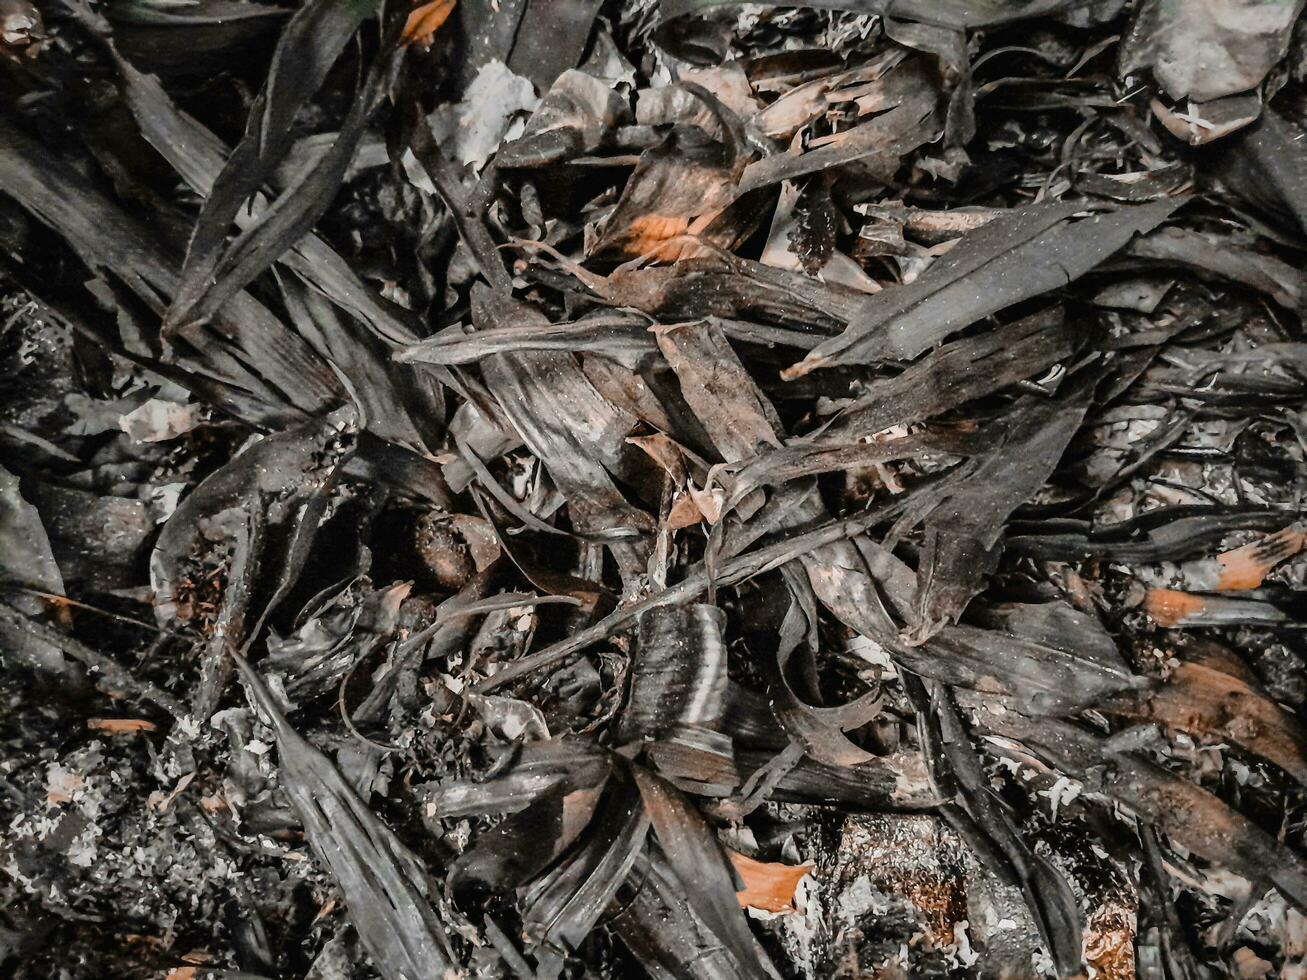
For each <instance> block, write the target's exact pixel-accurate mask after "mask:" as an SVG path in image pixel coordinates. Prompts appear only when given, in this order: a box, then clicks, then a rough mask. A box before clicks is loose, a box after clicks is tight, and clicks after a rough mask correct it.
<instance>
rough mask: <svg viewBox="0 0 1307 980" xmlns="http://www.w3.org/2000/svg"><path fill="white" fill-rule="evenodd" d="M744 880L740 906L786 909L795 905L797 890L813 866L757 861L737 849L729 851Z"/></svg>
mask: <svg viewBox="0 0 1307 980" xmlns="http://www.w3.org/2000/svg"><path fill="white" fill-rule="evenodd" d="M726 853H727V854H728V855H729V856H730V859H731V864H732V865H733V866H734V868H735V870H736V872H737V873H738V874H739V876H740V880H741V881H743V882H744V890H743V891H738V892H736V893H735V897H736V899H738V900H739V903H740V908H742V909H743V908H751V909H761V910H762V911H764V912H785V911H788V910H791V909H793V908H794V891H795V889H797V888H798V887H799V882H800V881H802V880H803V878H804V876H805V875H807V874H808V872H810V871H811V870H812V865H811V864H781V863H780V862H772V861H755V860H754V859H753V858H751V857H746V856H745V855H743V854H739V853H737V852H735V851H731V850H728V851H727V852H726Z"/></svg>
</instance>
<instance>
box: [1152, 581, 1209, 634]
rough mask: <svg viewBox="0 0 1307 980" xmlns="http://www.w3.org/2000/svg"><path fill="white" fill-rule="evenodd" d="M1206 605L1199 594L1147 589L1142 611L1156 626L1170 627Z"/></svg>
mask: <svg viewBox="0 0 1307 980" xmlns="http://www.w3.org/2000/svg"><path fill="white" fill-rule="evenodd" d="M1205 605H1206V603H1205V602H1203V600H1202V598H1201V597H1200V596H1196V595H1190V594H1189V593H1188V592H1179V591H1177V590H1175V589H1149V590H1148V595H1147V596H1146V597H1145V598H1144V611H1145V612H1146V613H1148V616H1149V618H1150V619H1152V620H1153V622H1155V623H1157V625H1158V626H1164V627H1166V628H1168V629H1172V628H1174V627H1176V626H1179V625H1181V624H1183V623H1184V621H1185V620H1186V619H1188V618H1189V617H1190V616H1193V615H1196V614H1198V613H1200V612H1202V611H1203V607H1204V606H1205Z"/></svg>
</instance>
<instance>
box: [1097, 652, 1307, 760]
mask: <svg viewBox="0 0 1307 980" xmlns="http://www.w3.org/2000/svg"><path fill="white" fill-rule="evenodd" d="M1100 707H1101V710H1103V711H1106V712H1108V713H1109V714H1120V715H1124V716H1126V717H1129V718H1134V719H1138V720H1140V721H1158V722H1161V723H1162V724H1164V725H1166V726H1167V727H1169V728H1174V729H1176V730H1177V731H1182V732H1187V733H1188V734H1190V735H1193V736H1194V737H1195V738H1202V739H1211V740H1214V741H1225V740H1229V741H1231V742H1233V743H1235V744H1236V745H1239V746H1240V747H1242V748H1243V749H1245V750H1247V751H1248V752H1251V753H1253V754H1255V755H1260V756H1261V757H1262V758H1264V759H1268V760H1269V761H1271V762H1273V763H1275V764H1276V765H1277V766H1279V767H1280V768H1281V769H1283V770H1284V771H1285V772H1287V773H1288V774H1289V775H1290V776H1292V777H1293V778H1294V779H1296V780H1298V782H1300V783H1303V784H1304V785H1307V729H1304V728H1303V725H1302V724H1301V722H1299V721H1298V719H1297V718H1295V717H1294V716H1293V715H1292V714H1290V713H1289V712H1287V711H1285V710H1284V709H1283V708H1282V707H1280V706H1279V705H1278V704H1276V703H1275V702H1274V701H1272V700H1271V699H1270V698H1268V697H1267V696H1266V695H1265V694H1263V693H1262V692H1261V691H1259V690H1258V689H1257V688H1256V687H1255V686H1253V685H1252V684H1250V683H1249V682H1247V681H1244V680H1240V679H1239V678H1236V677H1232V676H1231V675H1230V674H1227V673H1225V672H1223V671H1220V670H1216V669H1213V668H1212V667H1207V666H1203V665H1201V664H1195V663H1181V664H1180V665H1179V666H1178V667H1176V668H1175V669H1174V670H1172V671H1171V673H1170V675H1169V676H1168V677H1167V679H1166V683H1164V684H1163V685H1161V686H1160V687H1158V688H1157V689H1156V690H1155V691H1153V692H1151V693H1149V694H1147V695H1144V696H1140V695H1139V694H1137V693H1136V694H1125V695H1118V696H1115V697H1112V698H1110V699H1108V700H1107V701H1105V702H1103V703H1102V705H1101V706H1100Z"/></svg>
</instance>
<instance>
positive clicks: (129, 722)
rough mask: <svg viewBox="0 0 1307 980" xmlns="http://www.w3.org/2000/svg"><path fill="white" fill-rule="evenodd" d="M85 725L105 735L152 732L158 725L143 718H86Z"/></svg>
mask: <svg viewBox="0 0 1307 980" xmlns="http://www.w3.org/2000/svg"><path fill="white" fill-rule="evenodd" d="M86 727H87V728H89V729H90V730H91V731H93V732H104V733H105V734H106V735H135V734H136V733H137V732H152V731H154V730H156V729H157V728H158V727H159V726H158V725H156V724H155V723H154V722H152V721H146V720H145V719H144V718H87V719H86Z"/></svg>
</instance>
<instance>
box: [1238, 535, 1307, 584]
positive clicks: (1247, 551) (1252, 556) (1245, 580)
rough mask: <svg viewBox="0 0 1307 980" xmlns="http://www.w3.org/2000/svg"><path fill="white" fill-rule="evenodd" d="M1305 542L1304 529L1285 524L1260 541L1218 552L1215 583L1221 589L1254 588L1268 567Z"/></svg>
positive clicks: (1291, 553) (1296, 550) (1287, 555)
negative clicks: (1219, 568)
mask: <svg viewBox="0 0 1307 980" xmlns="http://www.w3.org/2000/svg"><path fill="white" fill-rule="evenodd" d="M1304 546H1307V532H1304V531H1303V530H1302V528H1299V527H1286V528H1285V529H1284V530H1283V531H1278V532H1276V533H1275V534H1272V535H1270V536H1268V537H1266V538H1263V539H1262V540H1261V541H1254V542H1253V543H1252V544H1246V545H1244V546H1243V547H1242V548H1235V549H1234V550H1233V551H1227V552H1225V554H1223V555H1217V557H1216V560H1217V561H1218V562H1220V564H1221V577H1220V578H1219V579H1218V580H1217V583H1216V587H1217V588H1218V589H1221V590H1233V589H1255V588H1257V587H1258V586H1259V585H1261V584H1262V580H1263V579H1265V578H1266V576H1267V575H1268V574H1269V573H1270V571H1271V569H1273V568H1274V567H1275V566H1276V565H1278V564H1279V563H1280V562H1282V561H1284V560H1285V559H1286V558H1292V557H1293V556H1294V555H1296V554H1298V552H1300V551H1302V550H1303V547H1304Z"/></svg>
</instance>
